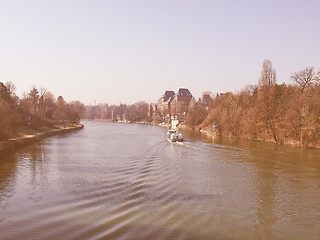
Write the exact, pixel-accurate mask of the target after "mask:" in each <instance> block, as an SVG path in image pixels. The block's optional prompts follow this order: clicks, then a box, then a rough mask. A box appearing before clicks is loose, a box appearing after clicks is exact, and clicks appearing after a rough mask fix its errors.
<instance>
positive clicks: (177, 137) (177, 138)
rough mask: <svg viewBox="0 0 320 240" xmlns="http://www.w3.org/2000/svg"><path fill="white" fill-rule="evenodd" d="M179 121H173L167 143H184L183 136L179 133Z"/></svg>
mask: <svg viewBox="0 0 320 240" xmlns="http://www.w3.org/2000/svg"><path fill="white" fill-rule="evenodd" d="M178 123H179V121H178V120H176V119H172V120H171V129H169V130H168V132H167V141H169V142H183V135H182V133H179V132H178V131H177V125H178Z"/></svg>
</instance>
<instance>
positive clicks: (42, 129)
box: [0, 124, 84, 156]
mask: <svg viewBox="0 0 320 240" xmlns="http://www.w3.org/2000/svg"><path fill="white" fill-rule="evenodd" d="M83 127H84V126H83V125H82V124H61V125H60V124H58V125H52V126H39V127H32V126H22V127H19V128H16V129H15V130H14V131H13V132H12V133H11V136H13V137H11V138H9V139H7V140H4V141H0V156H1V155H4V154H6V153H8V152H13V151H15V150H17V149H19V148H21V147H23V146H25V145H28V144H30V143H34V142H37V141H39V140H41V139H43V138H46V137H51V136H54V135H58V134H61V133H66V132H71V131H74V130H78V129H82V128H83Z"/></svg>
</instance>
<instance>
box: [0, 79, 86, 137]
mask: <svg viewBox="0 0 320 240" xmlns="http://www.w3.org/2000/svg"><path fill="white" fill-rule="evenodd" d="M15 89H16V87H15V85H14V84H13V83H12V82H6V83H3V82H0V140H4V139H7V138H9V137H10V136H11V133H12V132H13V131H14V130H16V129H17V128H18V127H21V126H29V127H32V128H37V127H40V126H43V125H47V126H53V125H54V124H57V123H65V122H73V123H74V122H78V121H79V120H80V118H81V116H82V114H83V112H84V105H83V104H82V103H81V102H79V101H72V102H70V103H67V102H66V101H65V100H64V99H63V97H62V96H59V97H58V98H57V99H56V98H55V97H54V95H53V94H52V93H51V92H49V91H47V90H46V89H44V88H41V89H37V88H36V87H33V88H32V89H31V90H30V91H29V92H25V93H24V94H23V96H22V97H21V98H20V97H18V96H17V95H16V93H15Z"/></svg>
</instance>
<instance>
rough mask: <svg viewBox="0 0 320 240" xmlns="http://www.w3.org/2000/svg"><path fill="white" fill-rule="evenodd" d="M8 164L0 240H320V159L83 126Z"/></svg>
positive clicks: (294, 151) (149, 129)
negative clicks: (181, 141) (182, 141)
mask: <svg viewBox="0 0 320 240" xmlns="http://www.w3.org/2000/svg"><path fill="white" fill-rule="evenodd" d="M84 124H85V128H84V129H83V130H80V131H77V132H73V133H68V134H64V135H60V136H56V137H51V138H48V139H45V140H42V141H41V142H38V143H35V144H32V145H29V146H27V147H25V148H22V149H20V150H19V151H17V152H16V153H14V154H9V155H6V156H5V157H1V161H0V212H1V214H0V239H10V240H11V239H218V240H219V239H221V240H222V239H227V240H231V239H320V151H319V150H301V149H298V148H292V147H286V146H278V145H274V144H263V143H256V142H249V141H248V142H247V141H230V140H223V139H217V140H212V139H210V138H206V137H205V136H200V135H199V134H194V133H192V132H185V138H186V140H187V141H186V142H184V143H182V144H172V143H169V142H166V141H165V135H166V129H164V128H160V127H155V126H148V125H139V124H120V123H106V122H84Z"/></svg>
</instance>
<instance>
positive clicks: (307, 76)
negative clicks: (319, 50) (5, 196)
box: [290, 67, 317, 93]
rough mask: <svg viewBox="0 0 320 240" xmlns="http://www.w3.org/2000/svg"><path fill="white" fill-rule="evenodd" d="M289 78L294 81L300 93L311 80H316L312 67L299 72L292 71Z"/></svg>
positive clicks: (308, 85) (310, 83)
mask: <svg viewBox="0 0 320 240" xmlns="http://www.w3.org/2000/svg"><path fill="white" fill-rule="evenodd" d="M290 78H291V79H292V81H293V82H295V84H296V85H297V86H298V88H299V89H300V90H301V92H302V93H303V92H304V90H305V89H307V88H308V87H310V86H311V85H312V82H313V81H317V78H316V73H315V71H314V67H307V68H305V69H303V70H301V71H299V72H295V73H292V74H291V75H290Z"/></svg>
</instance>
